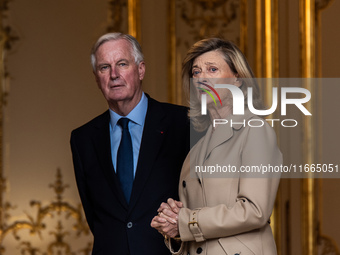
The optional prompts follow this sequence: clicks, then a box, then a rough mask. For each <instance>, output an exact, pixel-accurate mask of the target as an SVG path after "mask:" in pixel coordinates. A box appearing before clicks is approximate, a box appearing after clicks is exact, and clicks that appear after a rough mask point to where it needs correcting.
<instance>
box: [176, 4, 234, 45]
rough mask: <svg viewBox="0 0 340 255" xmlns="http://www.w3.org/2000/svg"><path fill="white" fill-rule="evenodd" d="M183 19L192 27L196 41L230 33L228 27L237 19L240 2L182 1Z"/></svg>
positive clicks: (180, 7) (179, 5)
mask: <svg viewBox="0 0 340 255" xmlns="http://www.w3.org/2000/svg"><path fill="white" fill-rule="evenodd" d="M178 7H179V9H180V12H181V17H182V19H183V20H184V21H185V23H186V24H187V25H188V26H190V28H191V31H190V32H191V33H192V34H193V36H194V40H195V41H197V40H200V39H202V38H204V37H207V36H213V35H215V36H216V35H222V34H227V33H228V25H229V24H230V23H231V22H232V21H233V20H235V19H236V17H237V14H238V11H239V1H235V0H188V1H185V0H180V1H178Z"/></svg>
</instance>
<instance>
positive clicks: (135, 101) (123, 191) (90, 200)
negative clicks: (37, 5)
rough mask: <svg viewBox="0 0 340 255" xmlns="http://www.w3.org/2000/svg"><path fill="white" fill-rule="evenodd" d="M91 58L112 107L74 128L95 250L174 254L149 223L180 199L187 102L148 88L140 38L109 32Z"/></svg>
mask: <svg viewBox="0 0 340 255" xmlns="http://www.w3.org/2000/svg"><path fill="white" fill-rule="evenodd" d="M91 60H92V65H93V72H94V75H95V78H96V81H97V84H98V87H99V89H100V90H101V91H102V93H103V95H104V97H105V99H106V101H107V102H108V106H109V110H108V111H106V112H104V113H103V114H102V115H100V116H98V117H96V118H94V119H93V120H91V121H90V122H88V123H87V124H85V125H83V126H82V127H80V128H78V129H76V130H74V131H73V132H72V135H71V148H72V154H73V163H74V169H75V176H76V181H77V185H78V190H79V194H80V198H81V201H82V204H83V207H84V210H85V214H86V219H87V222H88V224H89V226H90V229H91V231H92V233H93V235H94V247H93V251H92V254H97V255H99V254H100V255H113V254H117V255H123V254H132V255H134V254H138V255H143V254H148V255H152V254H155V255H162V254H169V252H168V250H167V248H166V247H165V245H164V242H163V238H162V236H161V235H159V234H158V233H157V231H156V230H155V229H152V228H151V227H150V222H151V220H152V218H153V217H154V216H155V214H157V209H158V206H159V204H160V203H161V202H165V201H166V199H167V198H169V197H173V198H178V194H177V193H178V180H179V174H180V170H181V166H182V163H183V161H184V159H185V157H186V155H187V153H188V151H189V121H188V118H187V109H186V108H185V107H182V106H175V105H171V104H167V103H160V102H157V101H156V100H154V99H152V98H150V97H149V96H148V95H146V94H144V92H143V91H142V80H143V78H144V74H145V62H144V58H143V54H142V51H141V48H140V45H139V43H138V42H137V41H136V39H135V38H134V37H132V36H130V35H126V34H121V33H110V34H106V35H103V36H102V37H101V38H99V39H98V41H97V42H96V43H95V45H94V46H93V49H92V54H91Z"/></svg>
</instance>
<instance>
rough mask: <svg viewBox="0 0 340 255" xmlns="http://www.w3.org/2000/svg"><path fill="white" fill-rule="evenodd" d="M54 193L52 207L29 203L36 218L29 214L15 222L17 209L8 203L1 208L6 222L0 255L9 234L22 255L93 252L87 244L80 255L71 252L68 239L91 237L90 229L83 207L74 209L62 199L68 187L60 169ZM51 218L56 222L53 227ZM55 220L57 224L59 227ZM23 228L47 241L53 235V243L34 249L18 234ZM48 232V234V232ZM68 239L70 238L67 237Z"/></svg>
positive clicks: (2, 252)
mask: <svg viewBox="0 0 340 255" xmlns="http://www.w3.org/2000/svg"><path fill="white" fill-rule="evenodd" d="M49 187H50V188H52V189H53V190H54V193H55V195H56V198H55V200H52V201H51V202H50V203H49V204H46V205H43V204H42V203H41V202H40V201H37V200H33V201H31V202H30V205H31V207H33V208H36V214H35V215H33V216H32V215H29V214H28V213H26V218H25V219H22V220H16V221H14V222H12V223H7V222H10V220H11V218H12V217H11V215H10V210H11V209H14V208H15V207H14V206H12V205H11V204H10V203H9V202H6V203H5V204H4V205H3V206H2V208H3V212H4V222H3V224H2V225H1V226H0V227H1V228H0V254H5V251H6V247H5V245H4V244H3V241H4V239H5V237H6V236H8V234H12V235H13V236H14V238H15V239H16V240H17V241H18V246H17V247H18V249H19V250H20V252H21V254H23V255H26V254H27V255H34V254H36V255H40V254H41V255H54V254H65V255H73V254H84V255H85V254H89V253H90V251H91V249H92V243H87V244H86V245H84V247H83V248H82V249H80V250H78V251H77V252H75V251H72V245H71V242H72V240H67V239H70V238H69V236H73V237H75V238H79V237H80V236H83V235H89V233H90V230H89V227H88V225H87V222H86V220H85V218H84V216H83V210H82V206H81V204H79V205H77V206H73V205H71V204H70V203H68V202H66V201H65V200H64V198H63V194H64V191H65V190H66V189H67V188H68V187H69V185H66V184H64V183H63V179H62V174H61V171H60V169H57V174H56V180H55V182H54V183H52V184H50V185H49ZM50 219H54V221H53V223H52V224H50V225H49V224H48V222H51V221H50ZM55 221H57V224H56V225H53V224H55ZM63 222H67V226H71V225H72V228H67V229H65V228H64V225H65V224H63ZM24 229H26V230H27V229H28V230H29V231H30V234H31V235H33V236H35V235H37V236H38V237H39V238H40V239H41V240H44V237H45V238H46V235H49V236H53V241H52V242H50V243H48V244H47V246H46V250H43V248H41V247H34V245H32V243H31V242H30V241H28V240H23V239H24V238H22V237H21V236H20V234H19V232H21V231H22V230H24ZM48 230H49V231H48ZM66 236H68V237H67V238H65V237H66Z"/></svg>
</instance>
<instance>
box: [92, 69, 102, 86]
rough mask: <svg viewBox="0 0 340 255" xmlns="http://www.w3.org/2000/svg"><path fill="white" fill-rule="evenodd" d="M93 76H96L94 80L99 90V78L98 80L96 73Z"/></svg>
mask: <svg viewBox="0 0 340 255" xmlns="http://www.w3.org/2000/svg"><path fill="white" fill-rule="evenodd" d="M93 75H94V79H95V81H96V83H97V86H98V88H100V83H99V78H98V76H97V74H96V72H95V71H93Z"/></svg>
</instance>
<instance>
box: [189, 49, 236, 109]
mask: <svg viewBox="0 0 340 255" xmlns="http://www.w3.org/2000/svg"><path fill="white" fill-rule="evenodd" d="M192 78H193V84H194V86H195V88H196V89H197V94H198V96H199V99H201V95H202V94H206V93H207V92H206V91H208V92H209V93H211V94H212V95H213V96H214V98H216V101H217V102H218V100H217V95H215V92H214V90H213V89H212V88H214V85H215V84H235V82H236V80H237V77H236V75H235V74H234V73H233V72H232V71H231V69H230V67H229V65H228V64H227V62H226V61H225V60H224V58H223V55H222V54H221V53H220V52H219V51H209V52H206V53H204V54H202V55H200V56H199V57H197V58H196V59H195V60H194V63H193V67H192ZM235 85H236V86H239V85H237V84H235ZM203 89H204V90H203ZM215 90H216V92H217V93H218V95H219V96H220V98H221V101H222V105H226V104H223V102H226V101H227V99H228V97H229V95H230V92H229V90H228V89H224V88H219V89H215ZM212 103H213V104H214V101H213V99H212V98H211V96H209V95H207V105H208V107H209V105H211V104H212ZM218 104H220V103H219V102H218Z"/></svg>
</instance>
